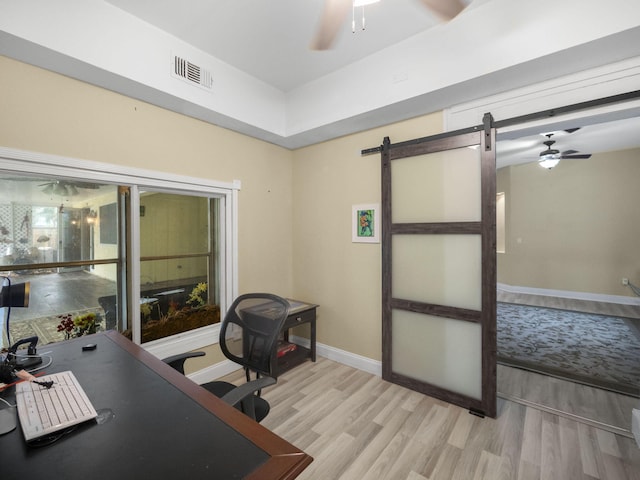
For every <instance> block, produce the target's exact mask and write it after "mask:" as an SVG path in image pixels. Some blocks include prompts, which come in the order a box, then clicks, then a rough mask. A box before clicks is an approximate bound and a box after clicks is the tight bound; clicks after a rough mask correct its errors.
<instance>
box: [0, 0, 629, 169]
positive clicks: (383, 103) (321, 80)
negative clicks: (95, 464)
mask: <svg viewBox="0 0 640 480" xmlns="http://www.w3.org/2000/svg"><path fill="white" fill-rule="evenodd" d="M323 1H324V0H215V1H212V0H189V1H188V2H185V1H184V0H183V1H182V2H180V1H178V0H58V1H56V2H51V1H50V0H21V1H20V2H15V1H14V0H0V54H1V55H7V56H10V57H13V58H16V59H18V60H21V61H23V62H26V63H31V64H34V65H38V66H41V67H42V68H46V69H50V70H53V71H56V72H59V73H62V74H64V75H67V76H70V77H72V78H77V79H79V80H82V81H86V82H89V83H93V84H95V85H98V86H101V87H104V88H107V89H110V90H114V91H116V92H120V93H122V94H124V95H127V96H129V97H132V98H137V99H140V100H142V101H146V102H149V103H152V104H154V105H159V106H161V107H163V108H167V109H170V110H174V111H177V112H179V113H183V114H185V115H190V116H193V117H195V118H199V119H201V120H203V121H207V122H210V123H213V124H216V125H220V126H222V127H225V128H230V129H233V130H236V131H238V132H241V133H244V134H246V135H250V136H254V137H256V138H260V139H262V140H265V141H268V142H272V143H275V144H278V145H282V146H284V147H286V148H300V147H304V146H307V145H311V144H313V143H318V142H321V141H325V140H328V139H332V138H336V137H339V136H343V135H347V134H350V133H354V132H358V131H363V130H367V129H371V128H374V127H378V126H382V125H387V124H390V123H393V122H397V121H401V120H404V119H408V118H412V117H417V116H420V115H424V114H426V113H430V112H434V111H439V110H442V109H445V108H447V107H453V106H456V105H459V104H462V103H464V102H469V101H473V100H478V99H484V98H486V97H488V96H490V95H495V94H498V93H501V92H505V91H508V90H512V89H517V88H519V87H525V86H527V85H532V84H536V83H538V82H544V81H545V80H550V79H554V78H557V77H561V76H563V75H570V74H572V73H576V72H580V71H583V70H587V69H590V68H594V67H597V66H601V65H607V64H612V63H615V62H616V61H620V60H622V59H628V58H634V57H638V56H640V21H639V20H638V19H639V18H640V2H630V1H629V0H609V1H608V2H602V1H601V0H563V1H562V2H558V1H557V0H537V1H536V2H530V1H529V0H463V2H464V3H465V4H467V5H468V6H467V8H466V9H465V10H464V11H463V12H462V13H461V14H460V15H458V17H456V18H455V19H454V20H452V21H451V22H448V23H439V22H438V21H437V19H436V18H435V17H434V16H433V15H432V14H431V13H430V12H429V11H428V10H427V9H426V8H425V7H424V6H423V3H422V2H421V1H420V0H381V2H380V3H378V4H374V5H370V6H367V7H365V10H364V13H365V18H366V24H367V29H366V30H364V31H362V30H359V29H358V30H357V31H356V32H355V33H352V32H351V18H350V17H351V16H350V15H349V18H347V19H346V21H345V22H344V24H343V25H342V31H341V32H340V34H339V35H338V37H337V40H336V42H335V44H334V46H333V48H332V49H331V50H327V51H313V50H311V49H309V44H310V42H311V40H312V38H313V36H314V34H315V33H316V28H317V25H318V18H319V15H320V12H321V10H322V4H323ZM357 14H358V17H359V15H360V12H357ZM576 20H579V21H576ZM359 21H360V19H359V18H357V19H356V23H358V24H359ZM567 25H570V28H567ZM358 28H359V27H358ZM549 32H552V33H553V34H548V33H549ZM173 50H178V52H179V53H182V52H186V53H185V55H189V56H193V58H194V60H197V61H198V62H200V61H202V63H203V65H204V66H205V67H207V68H209V67H210V68H211V69H212V71H213V72H214V91H213V92H203V90H202V89H200V88H197V87H194V86H193V85H186V82H183V81H180V80H176V79H175V78H171V75H170V74H169V70H170V68H169V64H170V62H169V58H170V55H169V53H170V52H171V51H173ZM189 56H187V57H186V58H189V59H191V58H190V57H189ZM502 119H503V118H496V120H502ZM467 126H468V125H467ZM594 128H595V127H594ZM590 130H593V129H590ZM626 130H630V131H632V132H634V136H635V139H638V140H637V141H640V135H639V134H637V132H638V126H637V125H635V126H633V127H631V128H627V129H626ZM588 132H589V130H587V129H586V127H585V128H584V131H579V132H576V133H575V134H574V135H573V137H572V139H571V145H568V146H567V147H566V148H572V149H575V150H580V151H581V152H587V153H595V152H597V151H601V148H602V147H601V146H597V145H593V144H592V143H593V139H595V138H598V135H595V134H592V135H587V134H586V133H588ZM529 133H531V132H527V135H529ZM534 133H541V132H534ZM532 135H533V133H532ZM620 135H621V134H620ZM620 135H618V138H620ZM534 137H535V135H534ZM602 138H607V139H611V138H612V135H611V134H606V135H603V136H602ZM507 140H509V142H510V143H509V144H504V145H503V142H505V141H507ZM541 140H544V138H537V137H536V138H528V137H527V138H525V139H523V140H522V142H521V143H516V141H515V140H514V139H511V138H507V137H501V138H500V142H499V143H498V145H499V151H500V150H501V151H502V156H503V157H504V158H505V161H506V159H507V158H508V157H510V160H509V161H510V162H514V163H519V162H522V161H524V159H529V158H533V157H535V156H537V154H538V153H539V151H541V150H542V149H543V147H542V142H541ZM588 141H591V142H592V143H591V144H590V143H588ZM536 143H539V145H536ZM558 144H559V146H560V149H561V150H563V149H565V147H564V146H562V145H560V139H559V138H558ZM623 144H625V145H626V144H627V143H623Z"/></svg>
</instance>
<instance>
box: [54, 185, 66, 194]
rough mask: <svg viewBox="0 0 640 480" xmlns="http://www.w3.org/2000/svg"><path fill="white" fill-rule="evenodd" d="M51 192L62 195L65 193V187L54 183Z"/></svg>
mask: <svg viewBox="0 0 640 480" xmlns="http://www.w3.org/2000/svg"><path fill="white" fill-rule="evenodd" d="M53 193H55V194H56V195H60V196H61V197H64V196H66V195H67V189H66V188H65V186H64V185H62V184H61V183H56V184H55V185H54V186H53Z"/></svg>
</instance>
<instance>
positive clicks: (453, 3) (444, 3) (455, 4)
mask: <svg viewBox="0 0 640 480" xmlns="http://www.w3.org/2000/svg"><path fill="white" fill-rule="evenodd" d="M422 3H423V4H424V5H425V6H426V7H427V8H428V9H429V10H431V11H432V12H433V13H435V14H436V15H437V16H439V17H440V18H441V19H442V20H445V21H446V20H451V19H452V18H454V17H455V16H456V15H458V14H459V13H460V12H461V11H462V10H464V8H465V5H464V3H462V2H461V1H460V0H422Z"/></svg>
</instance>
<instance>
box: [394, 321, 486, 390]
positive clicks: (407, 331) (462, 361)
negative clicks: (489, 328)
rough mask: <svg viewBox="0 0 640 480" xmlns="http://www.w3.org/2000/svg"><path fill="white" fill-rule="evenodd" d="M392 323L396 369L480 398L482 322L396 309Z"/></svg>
mask: <svg viewBox="0 0 640 480" xmlns="http://www.w3.org/2000/svg"><path fill="white" fill-rule="evenodd" d="M392 325H393V328H392V334H391V337H392V352H393V354H392V364H393V370H394V372H396V373H398V374H400V375H405V376H407V377H410V378H413V379H416V380H419V381H422V382H426V383H429V384H431V385H437V386H439V387H442V388H446V389H448V390H451V391H453V392H456V393H460V394H463V395H467V396H469V397H472V398H476V399H480V398H481V395H482V339H481V327H480V324H479V323H473V322H465V321H463V320H453V319H450V318H443V317H436V316H433V315H424V314H420V313H413V312H407V311H403V310H393V312H392Z"/></svg>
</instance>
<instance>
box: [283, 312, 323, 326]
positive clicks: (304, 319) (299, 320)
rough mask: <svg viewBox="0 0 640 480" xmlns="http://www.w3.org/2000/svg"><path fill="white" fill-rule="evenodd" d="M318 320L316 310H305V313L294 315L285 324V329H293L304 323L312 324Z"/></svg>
mask: <svg viewBox="0 0 640 480" xmlns="http://www.w3.org/2000/svg"><path fill="white" fill-rule="evenodd" d="M315 318H316V309H315V308H313V309H311V310H305V311H304V312H298V313H293V314H291V315H289V316H288V317H287V320H285V322H284V328H293V327H295V326H297V325H301V324H303V323H308V322H312V321H313V320H314V319H315Z"/></svg>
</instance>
